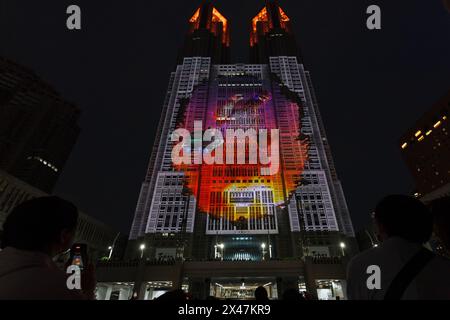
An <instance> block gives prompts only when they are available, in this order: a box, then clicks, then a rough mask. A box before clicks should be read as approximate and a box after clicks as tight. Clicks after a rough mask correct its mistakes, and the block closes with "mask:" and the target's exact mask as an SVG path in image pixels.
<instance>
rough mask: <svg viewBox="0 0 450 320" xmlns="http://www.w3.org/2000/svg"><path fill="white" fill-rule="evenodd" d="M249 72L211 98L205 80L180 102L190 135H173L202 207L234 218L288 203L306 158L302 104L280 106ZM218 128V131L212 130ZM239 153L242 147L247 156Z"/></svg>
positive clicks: (289, 102)
mask: <svg viewBox="0 0 450 320" xmlns="http://www.w3.org/2000/svg"><path fill="white" fill-rule="evenodd" d="M244 77H245V76H244ZM244 77H230V78H229V79H228V80H227V81H228V82H226V83H225V82H224V83H219V84H218V95H217V96H216V98H214V99H208V100H209V102H205V99H204V95H205V93H206V92H208V89H209V91H210V90H211V88H208V85H207V84H202V85H199V86H198V87H197V89H196V90H195V91H194V93H193V95H192V97H191V98H190V99H189V101H184V102H183V103H182V107H181V111H180V112H181V114H182V116H181V117H179V121H178V125H177V128H178V129H182V130H183V131H184V132H185V133H186V134H189V137H188V139H183V140H182V141H180V139H179V137H178V136H177V137H176V138H174V136H173V135H172V141H173V150H174V152H175V153H176V155H177V156H182V157H185V158H184V159H187V161H185V162H184V163H180V162H177V163H176V164H175V163H174V164H173V167H174V169H175V170H177V171H181V172H183V173H184V174H185V186H186V188H187V189H188V190H189V191H190V192H192V194H193V195H194V196H195V198H196V200H197V207H198V210H199V211H200V212H204V213H207V214H209V215H210V216H212V217H215V218H219V217H226V219H228V220H230V221H240V220H243V219H250V218H259V217H262V216H263V215H265V214H267V210H268V209H267V207H268V206H284V205H285V204H286V202H287V201H288V200H289V198H290V197H291V195H292V194H293V193H294V192H295V190H296V188H297V187H298V186H299V184H300V176H301V173H302V172H303V168H304V164H305V162H306V161H307V150H308V145H307V142H306V141H305V140H304V139H301V138H300V129H301V122H300V116H301V110H300V106H299V104H298V103H297V102H294V101H292V100H289V99H288V98H286V99H285V100H283V103H282V105H281V104H280V106H276V105H275V103H274V101H273V97H272V93H271V92H270V91H269V90H268V89H265V88H263V85H262V84H259V85H258V84H256V83H255V82H257V81H254V79H253V80H250V81H242V78H244ZM230 79H231V80H230ZM248 79H251V77H250V78H247V80H248ZM202 97H203V98H202ZM277 108H279V109H277ZM280 116H282V117H288V118H289V119H288V120H289V121H288V122H285V121H284V119H278V118H279V117H280ZM199 125H200V127H199ZM239 130H241V131H239ZM212 131H213V132H215V135H211V134H208V132H212ZM236 132H240V134H241V135H240V136H238V137H236V139H235V137H234V136H232V135H230V133H235V134H236ZM250 132H253V133H254V135H251V134H250ZM246 134H247V135H246ZM265 142H267V143H265ZM213 143H214V147H213V148H211V146H212V145H213ZM253 143H254V144H253ZM255 144H256V145H255ZM211 150H212V151H211ZM208 151H210V153H209V154H210V156H211V157H209V158H207V157H206V156H205V155H206V154H208ZM239 151H243V152H244V156H243V157H241V158H239V157H240V152H239ZM230 154H231V156H230ZM211 158H213V159H211ZM251 159H253V160H254V159H257V161H256V162H255V161H252V160H251ZM211 160H212V161H211ZM268 160H269V161H268ZM269 162H270V163H269ZM268 168H270V170H268ZM248 208H251V209H250V210H248Z"/></svg>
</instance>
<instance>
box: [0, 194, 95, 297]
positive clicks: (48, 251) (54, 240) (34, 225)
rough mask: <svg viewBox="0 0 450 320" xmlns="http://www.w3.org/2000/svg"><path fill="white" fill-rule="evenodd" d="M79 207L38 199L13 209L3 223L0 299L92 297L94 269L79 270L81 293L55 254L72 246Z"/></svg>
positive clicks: (0, 253) (65, 202) (49, 199)
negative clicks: (69, 282)
mask: <svg viewBox="0 0 450 320" xmlns="http://www.w3.org/2000/svg"><path fill="white" fill-rule="evenodd" d="M77 222H78V210H77V208H76V207H75V206H74V205H73V204H71V203H70V202H68V201H65V200H62V199H60V198H58V197H43V198H36V199H33V200H29V201H26V202H23V203H22V204H20V205H18V206H17V207H16V208H14V209H13V211H12V212H11V214H10V215H9V216H8V217H7V219H6V221H5V224H4V226H3V235H2V242H1V247H2V249H4V250H2V251H1V252H0V300H4V299H14V300H72V299H95V295H94V291H95V285H96V282H95V273H94V270H93V267H92V265H89V266H88V267H87V268H86V269H85V270H84V271H83V273H82V274H81V286H82V289H83V291H82V292H80V291H71V290H69V288H68V287H67V275H66V273H65V272H63V271H62V270H60V269H58V268H57V266H56V264H55V263H54V262H53V260H52V259H53V258H54V257H55V256H57V255H59V254H61V253H63V252H67V251H68V250H69V249H70V247H71V246H72V244H73V241H74V238H75V231H76V227H77Z"/></svg>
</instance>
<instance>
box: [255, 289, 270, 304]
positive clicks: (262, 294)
mask: <svg viewBox="0 0 450 320" xmlns="http://www.w3.org/2000/svg"><path fill="white" fill-rule="evenodd" d="M255 299H256V301H258V302H268V301H269V296H268V294H267V290H266V288H264V287H258V288H256V290H255Z"/></svg>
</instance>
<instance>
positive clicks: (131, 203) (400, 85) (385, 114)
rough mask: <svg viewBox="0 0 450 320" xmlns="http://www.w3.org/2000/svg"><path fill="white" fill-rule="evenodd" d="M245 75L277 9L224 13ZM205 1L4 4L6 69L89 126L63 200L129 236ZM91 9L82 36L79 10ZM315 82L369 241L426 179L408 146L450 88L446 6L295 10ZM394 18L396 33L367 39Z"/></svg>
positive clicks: (319, 2)
mask: <svg viewBox="0 0 450 320" xmlns="http://www.w3.org/2000/svg"><path fill="white" fill-rule="evenodd" d="M213 2H214V3H215V4H216V7H217V8H218V9H219V10H220V11H221V12H222V13H223V14H224V15H225V16H226V17H228V19H229V20H230V23H231V28H232V52H233V56H234V59H235V61H237V62H246V60H247V53H248V29H249V21H250V19H251V17H253V16H254V15H255V14H256V13H257V12H258V11H259V10H260V9H261V8H262V6H263V4H264V1H263V0H245V1H244V0H226V1H225V0H217V1H213ZM199 3H200V0H189V1H187V0H182V1H181V0H179V1H170V0H166V1H148V0H126V1H125V0H122V1H109V0H108V1H106V0H95V1H92V0H90V1H88V0H83V1H80V0H71V1H66V0H59V1H53V0H39V1H25V0H0V55H2V56H6V57H8V58H10V59H13V60H15V61H17V62H19V63H21V64H23V65H26V66H28V67H31V68H32V69H33V70H35V71H36V73H37V74H38V75H40V76H41V77H42V78H43V79H45V80H46V81H47V82H49V83H50V84H51V85H52V86H53V87H55V88H56V89H57V90H58V91H59V92H61V94H62V95H63V96H64V97H65V98H66V99H67V100H69V101H71V102H73V103H75V104H76V105H78V106H79V107H80V108H81V110H82V112H83V114H82V118H81V121H80V126H81V128H82V134H81V136H80V138H79V140H78V143H77V145H76V147H75V149H74V150H73V153H72V155H71V158H70V160H69V162H68V163H67V165H66V168H65V170H64V173H63V175H62V176H61V179H60V181H59V184H58V186H57V190H56V193H57V194H59V195H61V196H64V197H66V198H67V199H69V200H72V201H74V202H75V203H76V204H77V205H78V206H79V208H80V209H82V210H83V211H85V212H86V213H88V214H90V215H92V216H94V217H97V218H99V219H101V220H103V221H104V222H106V223H108V224H110V225H112V226H114V227H116V228H118V229H120V230H121V231H123V232H126V233H128V232H129V227H130V225H131V221H132V218H133V214H134V208H135V203H136V201H137V198H138V194H139V189H140V184H141V181H142V179H143V177H144V174H145V171H146V167H147V162H148V158H149V154H150V149H151V146H152V145H153V142H154V141H153V137H154V134H155V130H156V126H157V121H158V119H159V113H160V110H161V105H162V102H163V99H164V92H165V89H166V86H167V81H168V77H169V72H170V71H172V70H173V67H174V64H175V58H176V54H177V49H178V47H179V46H180V45H181V43H182V40H183V35H184V33H185V31H186V28H187V23H186V21H187V19H188V18H189V17H190V16H191V15H192V14H193V12H194V11H195V9H196V7H197V5H198V4H199ZM70 4H78V5H80V7H81V9H82V18H83V19H82V28H83V29H82V30H81V31H75V32H74V31H68V30H67V29H66V26H65V21H66V13H65V11H66V7H67V6H68V5H70ZM280 4H281V5H282V7H283V8H284V9H285V11H286V12H287V14H288V15H289V16H290V18H291V19H292V20H293V22H294V27H295V32H296V35H297V39H298V41H299V44H300V46H301V49H302V53H303V57H304V63H305V65H306V67H307V68H308V69H309V70H310V71H311V73H312V76H313V81H314V84H315V88H316V93H317V96H318V100H319V103H320V107H321V112H322V116H323V118H324V122H325V126H326V129H327V133H328V137H329V140H330V141H331V146H332V149H333V153H334V157H335V161H336V166H337V170H338V173H339V175H340V178H341V180H342V182H343V186H344V191H345V193H346V196H347V200H348V202H349V206H350V210H351V214H352V217H353V220H354V224H355V226H356V228H357V229H358V228H360V227H362V226H363V225H364V224H365V223H367V221H368V217H369V213H370V212H371V210H372V208H373V207H374V205H375V204H376V202H377V201H378V200H379V199H380V198H381V197H382V196H384V195H386V194H389V193H409V192H411V191H412V188H413V185H412V179H411V178H410V175H409V173H408V172H407V170H406V167H405V165H404V163H403V162H402V159H401V157H400V151H399V146H398V138H399V137H400V136H401V135H402V134H403V133H404V131H406V130H407V129H408V128H409V127H410V126H411V125H413V123H414V122H415V120H416V119H417V118H418V117H419V116H420V115H421V114H422V113H423V112H424V111H425V110H426V109H427V108H428V107H430V106H431V105H432V103H433V102H435V101H436V100H437V99H438V98H439V97H440V96H442V95H443V94H444V93H445V92H446V91H447V90H448V89H449V88H450V14H449V13H448V12H447V11H445V9H444V6H443V4H442V2H441V0H414V1H413V0H395V1H381V0H372V1H366V0H342V1H336V0H326V1H325V0H290V1H289V0H281V1H280ZM369 4H378V5H380V6H381V8H382V30H381V31H369V30H367V29H366V27H365V21H366V17H367V15H366V13H365V11H366V8H367V6H368V5H369Z"/></svg>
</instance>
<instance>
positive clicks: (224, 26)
mask: <svg viewBox="0 0 450 320" xmlns="http://www.w3.org/2000/svg"><path fill="white" fill-rule="evenodd" d="M202 14H205V13H203V12H202V9H201V8H198V9H197V11H195V13H194V15H193V16H192V17H191V18H190V19H189V23H190V25H191V27H190V32H191V33H192V32H194V31H195V30H198V29H199V28H200V19H201V15H202ZM207 28H208V30H210V31H211V32H213V33H214V34H215V35H216V36H218V35H219V30H220V32H221V35H222V42H223V43H224V44H226V45H227V46H229V44H230V36H229V30H228V29H229V28H228V20H227V19H226V18H225V17H224V16H223V15H222V14H221V13H220V12H219V10H217V9H216V8H214V7H213V8H212V14H211V18H210V21H209V22H208V25H207Z"/></svg>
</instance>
